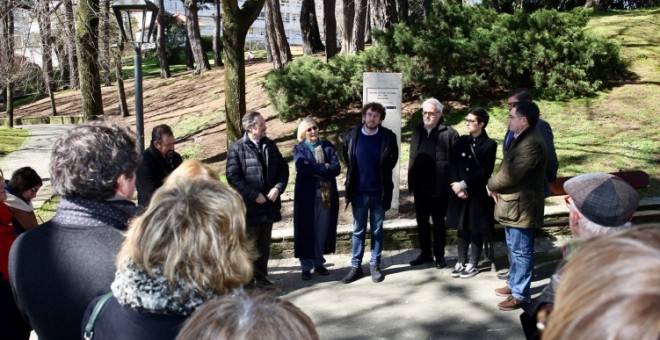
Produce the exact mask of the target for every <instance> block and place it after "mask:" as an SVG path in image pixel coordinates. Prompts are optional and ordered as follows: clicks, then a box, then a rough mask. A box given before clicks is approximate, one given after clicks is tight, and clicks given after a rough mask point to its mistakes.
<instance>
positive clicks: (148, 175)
mask: <svg viewBox="0 0 660 340" xmlns="http://www.w3.org/2000/svg"><path fill="white" fill-rule="evenodd" d="M182 162H183V160H182V159H181V155H179V154H178V153H176V152H175V153H174V158H173V160H172V165H170V163H169V162H168V161H167V160H166V159H165V157H163V155H161V153H160V151H158V149H156V148H155V147H154V146H153V145H151V146H149V148H148V149H146V150H144V152H143V153H142V161H141V162H140V165H139V166H138V168H137V172H136V173H137V180H136V182H135V185H136V186H137V192H138V205H140V206H145V205H148V204H149V200H151V196H153V194H154V192H155V191H156V189H158V188H160V187H161V186H162V185H163V182H164V181H165V178H166V177H167V176H168V175H169V174H170V173H172V171H174V169H176V168H177V167H178V166H179V165H181V163H182Z"/></svg>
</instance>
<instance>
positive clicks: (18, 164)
mask: <svg viewBox="0 0 660 340" xmlns="http://www.w3.org/2000/svg"><path fill="white" fill-rule="evenodd" d="M74 126H75V125H69V124H66V125H57V124H43V125H21V126H18V127H17V128H18V129H26V130H29V131H30V136H29V137H28V138H27V140H26V141H25V143H24V144H23V146H22V147H21V148H20V149H18V150H16V151H14V152H12V153H10V154H9V155H7V156H6V157H5V158H3V159H1V160H0V169H2V172H4V174H5V177H6V178H10V177H11V174H12V173H13V172H14V171H15V170H16V169H19V168H22V167H24V166H29V167H31V168H33V169H34V170H35V171H36V172H37V173H38V174H39V176H40V177H41V179H42V180H43V186H42V187H41V190H39V192H38V193H37V197H35V198H34V199H33V200H32V204H33V205H34V207H35V209H36V208H39V207H41V205H42V204H43V203H44V202H45V201H46V200H48V199H49V198H50V197H51V196H52V194H53V190H52V186H51V183H50V153H51V149H52V148H53V144H54V143H55V141H56V140H57V138H59V137H60V136H61V135H62V134H64V133H65V132H66V131H68V130H69V129H71V128H72V127H74Z"/></svg>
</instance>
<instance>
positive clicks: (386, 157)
mask: <svg viewBox="0 0 660 340" xmlns="http://www.w3.org/2000/svg"><path fill="white" fill-rule="evenodd" d="M361 129H362V125H358V126H356V127H354V128H352V129H350V130H348V131H347V132H345V133H344V134H343V135H342V136H341V141H342V157H343V158H344V161H345V162H346V165H347V167H348V169H347V173H346V183H345V184H346V205H348V204H349V203H351V201H352V200H353V196H355V193H356V191H357V183H356V182H357V181H358V178H357V175H358V173H357V171H355V165H356V164H357V159H356V158H355V157H356V156H355V147H356V144H357V139H358V138H359V136H360V134H361V132H360V130H361ZM379 129H380V131H381V133H382V134H383V136H382V143H381V147H380V180H381V183H382V184H383V208H384V209H385V210H386V211H387V210H389V209H390V208H391V207H392V192H393V190H394V182H393V181H392V170H393V169H394V166H396V163H397V162H398V161H399V143H397V140H396V135H395V134H394V132H392V130H390V129H388V128H386V127H383V126H380V127H379ZM397 184H398V183H397Z"/></svg>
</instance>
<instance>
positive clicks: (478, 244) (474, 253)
mask: <svg viewBox="0 0 660 340" xmlns="http://www.w3.org/2000/svg"><path fill="white" fill-rule="evenodd" d="M468 245H469V246H470V261H469V263H471V264H472V265H474V266H476V265H477V264H478V263H479V258H480V257H481V249H483V246H484V235H483V234H482V233H478V232H477V233H474V232H470V231H469V230H468V229H467V228H464V229H463V230H459V231H458V262H459V263H463V264H466V263H468V262H466V259H467V254H468Z"/></svg>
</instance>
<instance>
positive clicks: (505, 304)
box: [497, 295, 525, 311]
mask: <svg viewBox="0 0 660 340" xmlns="http://www.w3.org/2000/svg"><path fill="white" fill-rule="evenodd" d="M523 303H525V301H523V300H518V299H516V298H514V297H513V295H509V297H508V298H506V300H504V301H502V302H500V303H498V304H497V308H499V309H500V310H504V311H507V310H514V309H518V308H520V307H522V305H523Z"/></svg>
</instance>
